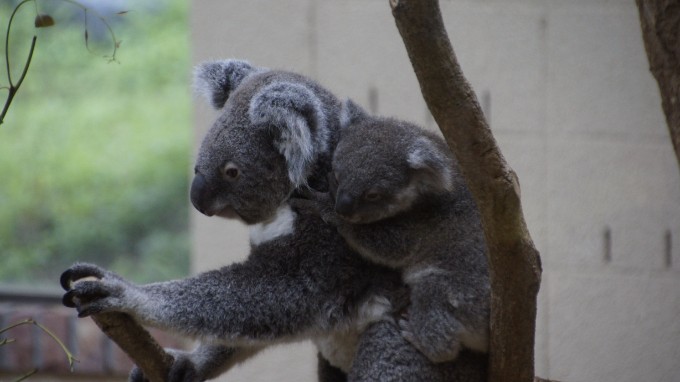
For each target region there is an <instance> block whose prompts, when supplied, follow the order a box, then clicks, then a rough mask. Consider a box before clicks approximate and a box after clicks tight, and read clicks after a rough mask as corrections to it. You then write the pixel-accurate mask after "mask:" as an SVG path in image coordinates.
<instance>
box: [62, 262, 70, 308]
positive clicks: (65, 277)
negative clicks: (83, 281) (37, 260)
mask: <svg viewBox="0 0 680 382" xmlns="http://www.w3.org/2000/svg"><path fill="white" fill-rule="evenodd" d="M59 284H61V287H62V288H63V289H64V290H65V291H68V290H70V289H71V270H70V269H67V270H66V271H64V273H62V274H61V276H60V277H59ZM64 297H65V296H64ZM71 308H72V307H71Z"/></svg>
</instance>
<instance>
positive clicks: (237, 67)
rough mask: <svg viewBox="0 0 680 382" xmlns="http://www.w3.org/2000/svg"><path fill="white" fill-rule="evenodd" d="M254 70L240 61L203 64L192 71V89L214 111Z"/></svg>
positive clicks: (245, 62)
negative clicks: (206, 101)
mask: <svg viewBox="0 0 680 382" xmlns="http://www.w3.org/2000/svg"><path fill="white" fill-rule="evenodd" d="M256 70H257V68H255V67H253V66H251V65H250V63H248V62H247V61H242V60H221V61H208V62H204V63H202V64H199V65H198V66H196V68H195V69H194V89H195V90H196V92H197V93H199V94H201V95H202V96H203V97H205V99H206V100H208V102H210V104H211V105H212V106H213V107H214V108H215V109H221V108H222V107H223V106H224V104H225V103H226V102H227V99H229V95H230V94H231V93H232V92H233V91H234V89H236V88H237V87H238V86H239V85H240V84H241V82H243V79H245V78H246V77H248V75H250V74H251V73H253V72H254V71H256Z"/></svg>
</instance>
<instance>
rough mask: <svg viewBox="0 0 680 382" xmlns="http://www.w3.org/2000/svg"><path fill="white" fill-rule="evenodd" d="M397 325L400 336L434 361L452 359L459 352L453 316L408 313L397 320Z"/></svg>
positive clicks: (458, 340)
mask: <svg viewBox="0 0 680 382" xmlns="http://www.w3.org/2000/svg"><path fill="white" fill-rule="evenodd" d="M399 327H400V328H401V334H402V336H404V338H405V339H406V340H407V341H409V342H410V343H411V344H412V345H413V346H414V347H415V348H416V349H418V350H419V351H420V352H421V353H423V354H424V355H425V356H426V357H427V358H428V359H429V360H430V361H432V362H434V363H439V362H447V361H452V360H454V359H456V358H457V357H458V353H460V350H461V343H460V339H459V336H458V329H457V328H458V327H459V324H458V322H457V320H456V319H455V318H453V317H449V319H444V320H442V318H441V317H437V316H436V315H420V314H415V315H409V316H408V317H406V316H405V317H402V319H400V320H399Z"/></svg>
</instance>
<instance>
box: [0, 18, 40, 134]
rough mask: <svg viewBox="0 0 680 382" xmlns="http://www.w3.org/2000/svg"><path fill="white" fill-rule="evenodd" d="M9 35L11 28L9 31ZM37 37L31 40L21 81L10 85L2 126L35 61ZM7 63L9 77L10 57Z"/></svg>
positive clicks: (0, 123)
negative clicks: (34, 52) (32, 61)
mask: <svg viewBox="0 0 680 382" xmlns="http://www.w3.org/2000/svg"><path fill="white" fill-rule="evenodd" d="M7 30H8V33H9V28H8V29H7ZM37 39H38V38H37V37H36V36H33V40H31V49H30V50H29V51H28V58H27V59H26V63H25V64H24V70H23V71H22V72H21V77H19V81H17V84H16V85H10V87H9V88H8V94H7V99H6V100H5V106H4V107H3V108H2V112H1V113H0V125H2V123H3V122H4V121H5V115H7V111H8V110H9V105H11V104H12V100H14V96H15V95H16V94H17V91H19V87H20V86H21V84H22V83H23V82H24V78H26V74H27V73H28V68H29V66H30V65H31V60H32V59H33V51H34V50H35V43H36V41H37ZM6 61H7V74H8V76H9V56H8V57H7V58H6ZM9 81H10V83H11V82H12V78H11V77H10V78H9Z"/></svg>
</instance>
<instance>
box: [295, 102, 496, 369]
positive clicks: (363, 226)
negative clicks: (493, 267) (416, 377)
mask: <svg viewBox="0 0 680 382" xmlns="http://www.w3.org/2000/svg"><path fill="white" fill-rule="evenodd" d="M341 123H342V128H341V137H340V142H339V143H338V146H337V148H336V150H335V153H334V156H333V164H332V168H333V174H332V175H330V176H329V178H330V181H331V183H334V184H332V187H331V191H330V192H329V193H316V192H311V193H309V195H307V197H309V199H295V201H294V205H295V206H296V207H297V208H299V209H305V210H306V211H309V212H312V213H317V214H319V215H321V217H322V218H323V219H324V220H325V221H327V222H329V223H330V224H332V225H335V226H336V227H337V229H338V232H339V233H340V234H341V235H342V236H343V237H344V238H345V240H346V242H347V243H348V244H349V245H350V246H351V247H352V248H353V249H354V250H355V251H357V252H358V253H359V254H360V255H362V256H363V257H365V258H367V259H369V260H371V261H373V262H376V263H379V264H383V265H386V266H389V267H392V268H396V269H399V270H401V271H402V273H403V276H402V277H403V279H404V281H405V283H406V284H408V286H409V287H410V306H409V308H408V314H407V315H406V316H404V319H402V320H400V322H399V324H400V326H401V328H402V331H403V335H404V337H405V338H406V339H407V340H408V341H410V342H411V343H412V344H413V345H414V346H415V347H416V348H417V349H418V350H420V351H421V352H422V353H423V354H425V355H426V356H427V357H428V358H429V359H430V360H431V361H433V362H444V361H450V360H453V359H455V358H456V357H457V356H458V353H459V351H460V350H461V347H462V346H464V347H467V348H469V349H472V350H475V351H480V352H486V351H487V348H488V332H489V314H490V284H489V271H488V265H487V258H486V243H485V239H484V231H483V229H482V225H481V219H480V215H479V212H478V210H477V206H476V204H475V201H474V200H473V198H472V195H471V193H470V191H469V189H468V188H467V185H466V183H465V180H464V178H463V176H462V174H461V173H460V171H459V168H458V165H457V162H456V160H455V158H454V157H453V154H452V153H451V152H450V150H449V148H448V146H447V145H446V143H445V142H444V140H443V139H441V138H440V137H439V136H437V135H435V134H433V133H431V132H428V131H425V130H423V129H421V128H419V127H418V126H415V125H412V124H410V123H407V122H403V121H399V120H396V119H390V118H381V117H374V116H370V115H368V114H367V113H366V112H365V111H364V110H362V109H361V108H359V107H358V106H356V105H355V104H353V103H352V102H351V101H346V102H345V104H344V105H343V112H342V122H341Z"/></svg>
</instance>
